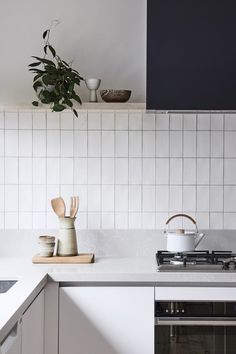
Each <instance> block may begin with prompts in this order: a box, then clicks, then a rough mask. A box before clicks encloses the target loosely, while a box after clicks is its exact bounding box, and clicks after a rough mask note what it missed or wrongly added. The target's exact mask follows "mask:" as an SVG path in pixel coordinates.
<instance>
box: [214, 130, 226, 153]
mask: <svg viewBox="0 0 236 354" xmlns="http://www.w3.org/2000/svg"><path fill="white" fill-rule="evenodd" d="M223 153H224V132H223V131H212V132H211V157H223Z"/></svg>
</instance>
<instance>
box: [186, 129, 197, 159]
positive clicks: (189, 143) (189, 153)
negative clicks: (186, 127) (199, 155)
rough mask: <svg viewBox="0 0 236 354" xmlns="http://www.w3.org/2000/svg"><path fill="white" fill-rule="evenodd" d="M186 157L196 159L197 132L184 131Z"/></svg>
mask: <svg viewBox="0 0 236 354" xmlns="http://www.w3.org/2000/svg"><path fill="white" fill-rule="evenodd" d="M183 135H184V157H196V148H197V146H196V138H197V135H196V132H195V131H194V132H193V131H184V133H183Z"/></svg>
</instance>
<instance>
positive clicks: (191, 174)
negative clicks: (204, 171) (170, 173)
mask: <svg viewBox="0 0 236 354" xmlns="http://www.w3.org/2000/svg"><path fill="white" fill-rule="evenodd" d="M196 162H197V160H196V159H184V171H183V183H184V184H196V171H197V170H196V169H197V165H196Z"/></svg>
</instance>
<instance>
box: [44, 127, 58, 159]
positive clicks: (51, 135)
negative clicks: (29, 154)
mask: <svg viewBox="0 0 236 354" xmlns="http://www.w3.org/2000/svg"><path fill="white" fill-rule="evenodd" d="M47 156H49V157H54V156H60V131H59V130H47Z"/></svg>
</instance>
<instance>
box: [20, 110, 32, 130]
mask: <svg viewBox="0 0 236 354" xmlns="http://www.w3.org/2000/svg"><path fill="white" fill-rule="evenodd" d="M32 127H33V121H32V112H19V129H32Z"/></svg>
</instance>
